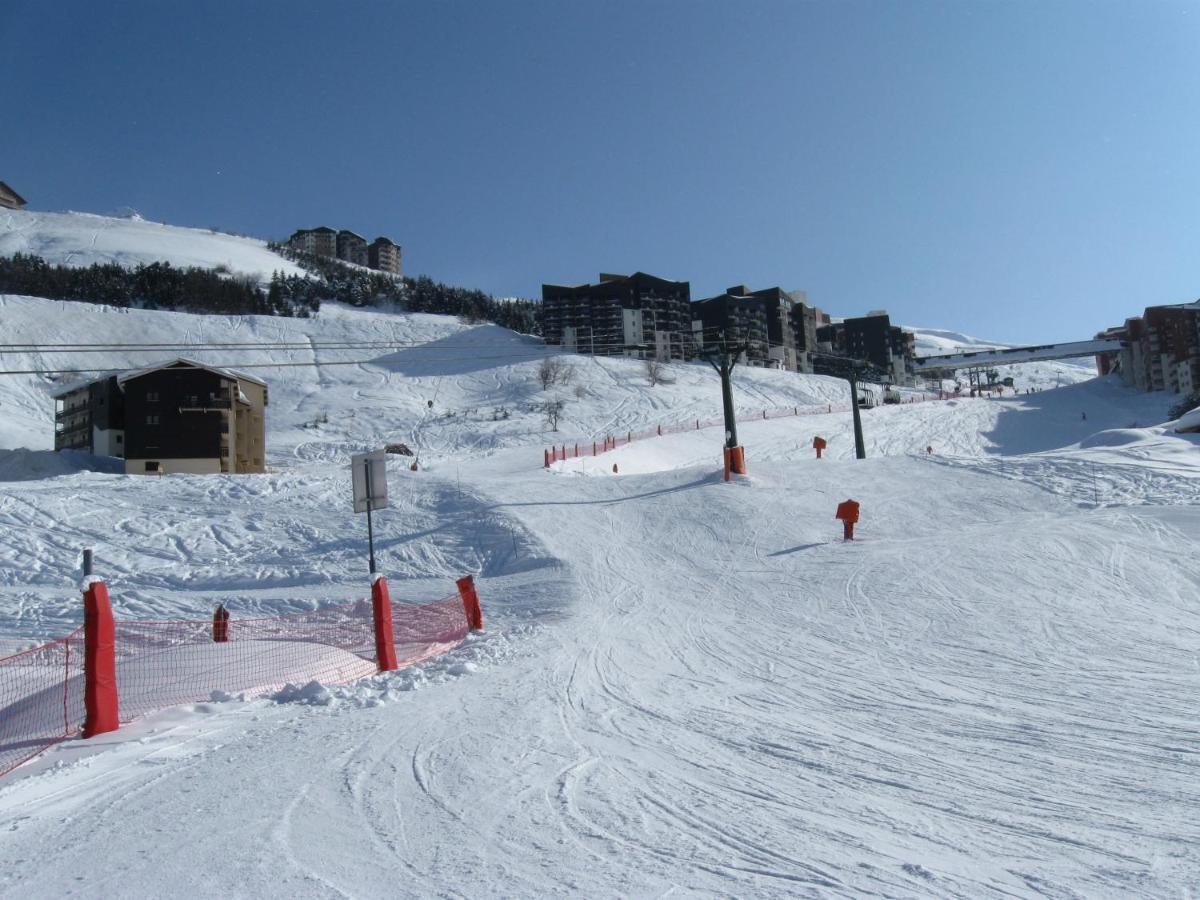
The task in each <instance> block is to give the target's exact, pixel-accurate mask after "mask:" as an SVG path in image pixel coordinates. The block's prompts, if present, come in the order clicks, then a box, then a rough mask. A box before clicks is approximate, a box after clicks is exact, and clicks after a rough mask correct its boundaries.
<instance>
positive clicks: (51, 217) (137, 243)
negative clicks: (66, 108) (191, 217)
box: [0, 209, 304, 283]
mask: <svg viewBox="0 0 1200 900" xmlns="http://www.w3.org/2000/svg"><path fill="white" fill-rule="evenodd" d="M14 253H29V254H32V255H34V256H40V257H42V259H44V260H46V262H48V263H50V264H51V265H62V266H80V267H82V266H90V265H92V264H93V263H116V264H117V265H121V266H125V267H127V268H133V267H135V266H137V265H139V264H143V263H145V264H149V263H153V262H169V263H170V264H171V265H173V266H179V267H181V268H187V267H190V266H195V267H196V268H201V269H220V270H221V271H226V272H229V273H231V274H237V275H246V276H249V277H251V278H255V279H257V280H258V281H260V282H263V283H265V282H268V281H270V279H271V273H272V272H275V271H280V272H283V273H284V274H285V275H304V270H303V269H301V268H300V267H299V266H297V265H296V264H295V263H293V262H291V261H290V260H288V259H285V258H284V257H282V256H280V255H279V254H277V253H273V252H272V251H270V250H268V249H267V243H266V241H260V240H258V239H256V238H249V237H240V236H238V235H232V234H224V233H222V232H219V231H212V230H209V229H204V228H183V227H181V226H178V225H167V224H166V223H159V222H148V221H146V220H145V219H143V218H141V216H138V215H136V214H133V215H131V216H128V217H125V218H115V217H113V216H99V215H95V214H93V213H81V212H64V213H52V212H32V211H29V210H20V209H5V210H0V256H11V255H13V254H14Z"/></svg>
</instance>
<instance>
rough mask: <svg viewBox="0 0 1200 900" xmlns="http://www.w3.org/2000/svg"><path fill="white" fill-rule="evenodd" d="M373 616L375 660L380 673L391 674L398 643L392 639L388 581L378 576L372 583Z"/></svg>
mask: <svg viewBox="0 0 1200 900" xmlns="http://www.w3.org/2000/svg"><path fill="white" fill-rule="evenodd" d="M371 614H372V615H373V616H374V618H375V659H376V661H377V662H378V664H379V671H380V672H390V671H392V670H393V669H396V668H399V667H398V666H397V665H396V641H395V639H394V638H393V637H392V598H391V596H390V595H389V594H388V586H387V579H386V578H384V577H383V576H382V575H376V576H375V579H374V580H373V581H372V582H371Z"/></svg>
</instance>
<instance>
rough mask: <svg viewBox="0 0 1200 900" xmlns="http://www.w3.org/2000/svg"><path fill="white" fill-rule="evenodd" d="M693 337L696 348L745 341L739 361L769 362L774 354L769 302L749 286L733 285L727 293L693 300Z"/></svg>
mask: <svg viewBox="0 0 1200 900" xmlns="http://www.w3.org/2000/svg"><path fill="white" fill-rule="evenodd" d="M692 341H693V343H694V344H695V346H696V350H697V351H699V352H704V351H705V350H709V349H712V348H714V347H716V348H719V347H723V346H729V345H745V347H746V349H745V350H744V351H743V352H742V353H741V354H740V355H739V357H738V361H739V362H741V363H745V364H747V365H751V366H769V365H771V363H772V361H773V357H772V354H771V351H772V347H771V338H770V324H769V322H768V304H767V303H765V302H764V301H762V300H760V299H759V298H757V297H747V296H746V292H745V288H744V287H741V286H740V285H739V286H737V287H731V288H730V289H729V290H727V291H726V292H725V293H724V294H719V295H718V296H716V297H709V298H707V299H705V300H695V301H693V302H692Z"/></svg>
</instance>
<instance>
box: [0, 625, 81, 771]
mask: <svg viewBox="0 0 1200 900" xmlns="http://www.w3.org/2000/svg"><path fill="white" fill-rule="evenodd" d="M83 716H84V712H83V629H82V628H78V629H76V630H75V631H73V632H71V633H70V634H69V635H67V636H66V637H65V638H62V639H60V640H57V641H51V642H50V643H48V644H42V646H40V647H34V648H33V649H32V650H26V651H25V652H23V653H17V654H15V655H13V656H8V657H5V658H4V659H0V775H3V774H4V773H5V772H10V771H12V770H13V769H15V768H16V767H17V766H19V765H20V764H21V763H23V762H25V761H26V760H28V759H32V758H33V757H35V756H37V755H38V754H39V753H41V752H42V751H43V750H45V749H47V748H48V747H50V746H52V745H53V744H56V743H57V742H58V741H61V740H62V739H63V738H66V737H69V736H71V735H72V734H75V732H77V731H78V730H79V729H80V728H82V727H83Z"/></svg>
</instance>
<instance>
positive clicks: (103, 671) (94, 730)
mask: <svg viewBox="0 0 1200 900" xmlns="http://www.w3.org/2000/svg"><path fill="white" fill-rule="evenodd" d="M87 568H89V569H90V568H91V567H90V566H88V567H87ZM83 629H84V633H83V706H84V710H85V712H86V714H87V715H86V717H85V719H84V722H83V736H84V737H85V738H90V737H94V736H95V735H97V734H107V733H108V732H110V731H116V730H117V727H118V725H119V723H120V701H119V698H118V696H117V657H116V647H115V645H116V625H115V624H114V622H113V614H112V604H111V603H109V600H108V588H107V587H106V586H105V584H104V582H103V581H101V580H100V579H98V578H96V579H93V578H92V577H91V576H90V575H89V576H88V581H87V586H86V587H85V588H84V591H83Z"/></svg>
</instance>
